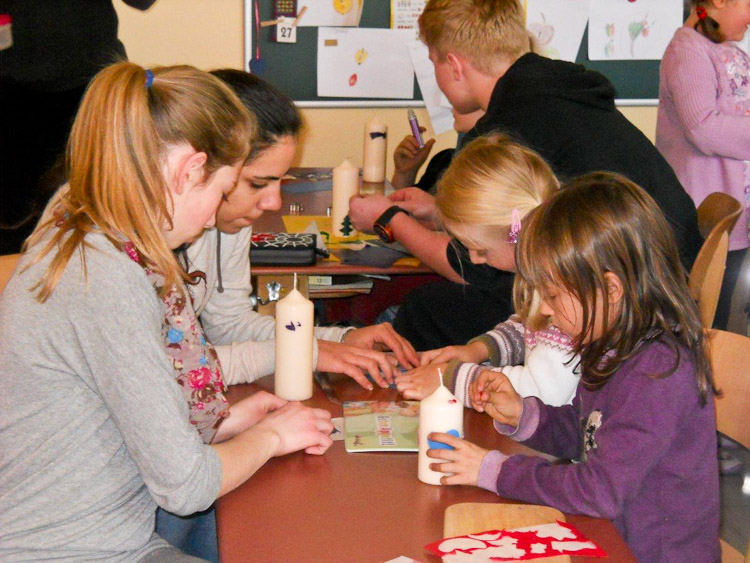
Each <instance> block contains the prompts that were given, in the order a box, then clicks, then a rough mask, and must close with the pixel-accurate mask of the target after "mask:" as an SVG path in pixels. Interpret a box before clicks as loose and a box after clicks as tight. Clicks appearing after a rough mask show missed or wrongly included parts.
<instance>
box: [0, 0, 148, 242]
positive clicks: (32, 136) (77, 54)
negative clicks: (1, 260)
mask: <svg viewBox="0 0 750 563" xmlns="http://www.w3.org/2000/svg"><path fill="white" fill-rule="evenodd" d="M124 2H125V4H127V5H128V6H131V7H133V8H136V9H138V10H146V9H147V8H149V7H150V6H151V5H152V4H154V3H155V2H156V0H124ZM0 14H9V15H10V16H11V18H13V23H12V26H11V29H12V34H13V43H12V45H11V46H10V47H8V48H7V49H3V50H0V108H2V110H3V124H2V133H1V134H0V201H2V205H0V254H10V253H14V252H19V251H20V249H21V244H22V243H23V241H24V239H25V238H26V237H27V236H28V235H30V234H31V231H32V230H33V229H34V227H35V226H36V222H37V220H38V219H39V216H40V215H41V212H42V210H43V209H44V207H45V205H46V203H47V200H48V199H49V197H50V196H51V195H52V193H53V192H54V190H55V189H56V188H57V187H58V180H60V178H57V177H56V176H55V173H54V172H55V171H53V172H51V171H50V169H51V168H53V165H55V164H56V162H61V160H59V161H58V159H61V157H62V153H63V151H64V149H65V143H67V141H68V134H69V132H70V127H71V125H72V123H73V117H74V116H75V114H76V111H77V110H78V104H79V102H80V100H81V97H82V96H83V92H84V90H85V89H86V86H87V85H88V83H89V81H90V80H91V79H92V78H93V77H94V75H95V74H96V73H97V72H99V71H100V70H101V69H103V68H104V67H105V66H107V65H109V64H111V63H113V62H116V61H118V60H125V59H126V58H127V57H126V56H125V47H124V46H123V44H122V43H121V42H120V41H119V39H118V38H117V29H118V21H117V13H116V12H115V8H114V6H113V5H112V0H87V1H85V2H84V1H81V0H0Z"/></svg>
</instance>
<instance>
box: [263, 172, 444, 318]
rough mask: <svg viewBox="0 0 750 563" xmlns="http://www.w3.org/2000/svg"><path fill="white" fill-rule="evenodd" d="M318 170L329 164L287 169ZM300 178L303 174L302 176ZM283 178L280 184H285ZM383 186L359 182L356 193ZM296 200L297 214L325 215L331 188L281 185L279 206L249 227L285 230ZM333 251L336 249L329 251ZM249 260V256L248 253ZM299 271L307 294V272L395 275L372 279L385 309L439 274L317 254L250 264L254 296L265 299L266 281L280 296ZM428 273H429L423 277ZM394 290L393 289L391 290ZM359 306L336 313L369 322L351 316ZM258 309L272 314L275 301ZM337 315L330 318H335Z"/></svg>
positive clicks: (377, 190) (349, 294)
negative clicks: (311, 258) (312, 258)
mask: <svg viewBox="0 0 750 563" xmlns="http://www.w3.org/2000/svg"><path fill="white" fill-rule="evenodd" d="M312 172H314V173H321V172H330V169H329V168H295V169H293V170H292V171H291V173H293V174H297V175H298V176H301V175H302V174H305V173H312ZM302 180H303V181H304V178H302ZM288 183H293V182H286V183H285V184H284V185H285V186H286V185H287V184H288ZM385 190H386V186H385V184H384V183H372V182H362V184H361V186H360V193H362V194H372V193H384V191H385ZM293 203H295V204H298V205H301V206H302V207H303V211H302V212H301V213H300V215H325V214H326V210H327V209H328V208H329V207H330V206H331V191H330V190H321V191H316V192H306V193H288V192H287V191H284V189H283V188H282V193H281V210H280V211H279V212H277V213H264V214H263V215H262V216H261V217H260V218H259V219H258V220H257V221H256V222H255V223H254V224H253V231H254V232H256V233H261V232H285V231H286V228H285V227H284V220H283V216H284V215H289V214H290V212H289V209H290V207H289V206H290V205H291V204H293ZM333 254H336V251H335V250H334V251H333ZM251 260H252V256H251ZM295 272H296V273H297V274H298V275H299V280H298V289H299V290H300V291H301V292H302V293H303V295H305V296H309V295H308V291H307V276H309V275H329V276H337V275H355V274H357V275H361V274H379V275H387V276H398V278H397V279H398V281H399V282H400V283H398V284H395V283H392V282H391V283H389V282H382V283H381V282H378V281H376V282H375V284H376V287H375V288H374V289H373V292H374V293H375V296H374V300H376V301H377V302H378V307H377V308H378V309H379V310H382V309H385V307H386V306H388V305H392V304H395V303H399V302H400V299H401V297H402V296H403V294H404V293H406V292H408V291H409V290H411V289H412V288H414V287H415V286H417V285H421V284H422V283H425V282H426V281H430V280H434V279H439V276H438V275H437V274H435V273H434V272H433V271H432V270H431V269H430V268H428V267H427V266H425V265H423V264H420V265H419V266H403V265H393V266H390V267H388V268H377V267H374V266H362V265H350V264H342V263H341V262H334V261H326V260H322V259H320V258H318V260H317V262H316V263H315V264H314V265H311V266H302V267H298V266H255V265H253V267H252V275H253V277H254V278H255V281H254V284H253V285H254V287H256V288H257V291H258V297H260V299H261V300H262V301H264V302H265V301H266V300H267V299H268V290H267V289H266V284H268V283H270V282H273V281H275V282H278V283H280V284H281V285H282V287H283V288H284V289H282V291H281V297H284V296H285V295H286V293H288V291H289V290H290V288H291V287H292V279H293V275H294V273H295ZM426 276H429V277H426ZM394 290H395V291H394ZM355 295H356V293H355V292H351V291H349V292H347V291H345V290H344V291H340V292H337V291H331V292H327V293H325V294H320V293H318V294H316V295H314V296H312V297H315V298H328V297H353V296H355ZM352 308H353V309H355V310H356V309H361V308H362V303H361V301H360V302H358V303H355V304H354V306H353V307H349V308H348V310H347V311H346V312H340V313H337V314H338V315H340V316H342V318H348V320H356V321H357V322H360V323H362V324H371V323H372V322H373V320H374V319H373V318H372V317H373V315H374V313H373V314H369V312H366V313H367V314H365V313H363V314H362V315H361V318H354V317H355V316H356V315H352V312H351V309H352ZM258 311H259V312H261V313H264V314H267V315H273V314H274V313H275V303H270V304H268V305H263V306H259V308H258ZM337 320H340V319H337V318H336V319H332V322H333V321H337Z"/></svg>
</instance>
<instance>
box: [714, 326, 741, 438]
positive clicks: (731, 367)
mask: <svg viewBox="0 0 750 563" xmlns="http://www.w3.org/2000/svg"><path fill="white" fill-rule="evenodd" d="M709 345H710V358H711V368H712V370H713V374H714V380H715V382H716V387H717V388H718V389H719V391H720V392H721V396H720V397H718V398H717V399H716V429H717V430H718V431H719V432H721V433H722V434H724V435H726V436H729V437H730V438H731V439H732V440H734V441H735V442H738V443H740V444H742V445H743V446H745V447H746V448H750V367H749V366H750V338H748V337H747V336H742V335H741V334H734V333H732V332H725V331H723V330H710V331H709Z"/></svg>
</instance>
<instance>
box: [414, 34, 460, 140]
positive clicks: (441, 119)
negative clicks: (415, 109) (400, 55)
mask: <svg viewBox="0 0 750 563" xmlns="http://www.w3.org/2000/svg"><path fill="white" fill-rule="evenodd" d="M409 56H410V57H411V63H412V65H413V67H414V73H415V74H416V75H417V83H418V84H419V89H420V91H421V92H422V99H423V100H424V103H425V106H426V107H427V113H428V114H429V115H430V121H431V122H432V130H433V131H434V133H435V135H440V134H441V133H446V132H447V131H451V130H452V129H453V113H451V104H450V102H449V101H448V99H447V98H446V97H445V95H444V94H443V93H442V92H441V91H440V88H439V87H438V85H437V81H436V80H435V67H434V66H433V64H432V61H430V55H429V51H428V49H427V47H426V46H425V44H424V43H422V42H421V41H412V42H410V43H409Z"/></svg>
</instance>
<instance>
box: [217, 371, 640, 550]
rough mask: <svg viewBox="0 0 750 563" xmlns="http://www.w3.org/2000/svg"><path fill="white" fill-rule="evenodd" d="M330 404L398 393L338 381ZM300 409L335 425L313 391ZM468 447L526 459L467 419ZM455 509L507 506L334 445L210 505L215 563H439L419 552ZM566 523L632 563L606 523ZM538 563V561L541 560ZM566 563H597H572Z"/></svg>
mask: <svg viewBox="0 0 750 563" xmlns="http://www.w3.org/2000/svg"><path fill="white" fill-rule="evenodd" d="M332 382H333V385H334V388H335V390H336V392H337V396H338V398H339V399H340V400H342V401H349V400H394V399H395V398H396V392H395V391H394V390H390V389H376V390H375V391H372V392H368V391H366V390H364V389H362V388H360V387H359V386H358V385H357V384H356V383H355V382H354V381H353V380H351V379H349V378H347V377H344V376H332ZM314 388H315V391H314V395H313V397H312V399H310V400H309V401H306V402H305V403H306V404H308V405H310V406H315V407H320V408H324V409H327V410H329V411H330V412H331V414H332V416H342V412H341V405H339V404H334V403H331V402H329V401H328V400H327V399H326V397H325V396H324V395H323V393H322V391H321V390H320V389H319V388H318V386H317V385H315V386H314ZM258 389H266V390H268V391H273V379H272V377H266V378H263V379H261V380H259V381H258V382H256V383H255V384H252V385H238V386H234V387H233V388H232V389H231V390H230V392H229V400H230V401H237V400H239V399H241V398H243V397H246V396H248V395H250V394H252V393H253V392H255V391H256V390H258ZM464 432H465V434H466V437H467V438H468V439H470V440H472V441H474V442H476V443H478V444H480V445H482V446H483V447H486V448H495V449H500V450H502V451H503V452H505V453H522V452H523V453H532V454H533V453H534V452H533V451H532V450H529V449H528V448H525V447H524V446H521V445H519V444H516V443H515V442H513V441H512V440H510V439H508V438H505V437H503V436H500V435H498V434H497V433H495V432H494V430H492V428H491V426H490V423H489V419H488V418H487V417H485V416H484V415H480V414H479V413H476V412H474V411H471V410H469V409H466V410H465V415H464ZM460 502H513V501H506V500H504V499H502V498H500V497H498V496H497V495H495V494H493V493H490V492H488V491H485V490H483V489H479V488H477V487H469V486H451V487H441V486H434V485H426V484H424V483H422V482H420V481H419V480H418V479H417V455H416V454H415V453H384V452H378V453H354V454H349V453H346V451H345V449H344V443H343V442H341V441H339V442H334V444H333V446H331V448H330V449H329V450H328V452H326V454H325V455H323V456H312V455H305V454H304V453H300V452H298V453H295V454H291V455H288V456H285V457H281V458H275V459H272V460H270V461H269V462H268V463H267V464H266V465H265V466H264V467H262V468H261V469H260V470H259V471H258V472H257V473H256V474H255V475H254V476H253V477H252V478H250V479H249V480H248V481H247V482H245V483H244V484H243V485H242V486H240V487H239V488H237V489H236V490H234V491H232V492H231V493H229V494H228V495H226V496H224V497H222V498H221V499H219V501H218V505H217V524H218V535H219V554H220V558H221V561H222V563H235V562H245V561H284V562H287V561H289V562H292V561H293V562H308V561H309V562H316V563H318V562H326V563H328V562H330V563H334V562H342V563H344V562H345V563H352V562H362V563H376V562H382V561H388V560H390V559H394V558H396V557H398V556H399V555H406V556H408V557H412V558H414V559H417V560H418V561H424V562H430V563H438V562H439V561H440V559H439V558H437V557H435V556H433V555H431V554H428V553H427V552H426V551H425V550H424V547H423V546H425V545H426V544H428V543H431V542H433V541H435V540H438V539H440V538H442V537H443V536H442V530H443V513H444V511H445V509H446V508H447V507H448V506H450V505H452V504H456V503H460ZM567 520H568V522H569V523H571V524H572V525H574V526H575V527H577V528H578V529H579V530H581V532H583V534H584V535H586V536H588V537H589V538H590V539H592V540H594V541H595V542H597V543H598V544H599V545H600V546H601V547H602V548H603V549H604V550H605V551H606V552H607V553H608V555H609V558H608V561H616V562H618V563H620V562H623V563H625V562H635V561H636V559H635V557H634V556H633V555H632V553H631V552H630V550H629V549H628V547H627V545H626V544H625V542H624V540H623V539H622V537H621V536H620V535H619V533H618V532H617V530H616V529H615V527H614V525H613V524H612V523H611V521H609V520H603V519H600V518H591V517H586V516H574V515H567ZM540 561H542V560H540ZM572 561H573V562H574V563H583V562H590V563H600V562H601V561H602V560H601V559H596V558H589V557H573V558H572Z"/></svg>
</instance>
